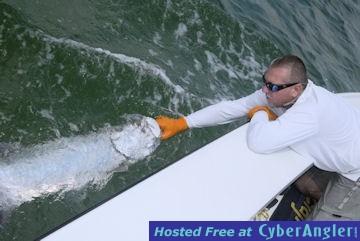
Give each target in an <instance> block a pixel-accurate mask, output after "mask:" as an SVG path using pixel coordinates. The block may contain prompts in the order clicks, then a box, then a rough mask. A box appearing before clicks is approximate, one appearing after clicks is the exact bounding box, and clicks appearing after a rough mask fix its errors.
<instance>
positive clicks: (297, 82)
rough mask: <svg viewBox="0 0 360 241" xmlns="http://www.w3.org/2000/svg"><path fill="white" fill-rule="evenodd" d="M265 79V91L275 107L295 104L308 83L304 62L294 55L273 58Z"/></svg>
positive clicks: (270, 102)
mask: <svg viewBox="0 0 360 241" xmlns="http://www.w3.org/2000/svg"><path fill="white" fill-rule="evenodd" d="M263 79H264V86H263V92H264V93H265V94H266V97H267V100H268V103H269V105H270V106H274V107H282V106H284V107H286V106H288V105H290V104H293V103H294V102H295V101H296V100H297V98H298V97H299V96H300V94H301V93H302V91H303V90H304V88H305V87H306V85H307V83H308V79H307V74H306V68H305V65H304V62H303V61H302V60H301V59H300V58H299V57H297V56H293V55H287V56H284V57H280V58H277V59H275V60H273V61H272V62H271V64H270V66H269V68H268V70H267V71H266V73H265V74H264V77H263Z"/></svg>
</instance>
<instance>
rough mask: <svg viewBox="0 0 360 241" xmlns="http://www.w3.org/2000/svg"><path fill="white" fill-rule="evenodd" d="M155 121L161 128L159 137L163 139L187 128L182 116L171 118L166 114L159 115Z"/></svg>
mask: <svg viewBox="0 0 360 241" xmlns="http://www.w3.org/2000/svg"><path fill="white" fill-rule="evenodd" d="M156 122H157V123H158V124H159V127H160V129H161V130H162V133H161V139H163V140H165V139H168V138H170V137H172V136H174V135H176V134H177V133H179V132H181V131H184V130H186V129H188V128H189V127H188V125H187V123H186V120H185V118H184V117H180V118H178V119H173V118H169V117H166V116H160V117H159V118H157V119H156Z"/></svg>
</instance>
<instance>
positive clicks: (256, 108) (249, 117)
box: [248, 106, 277, 120]
mask: <svg viewBox="0 0 360 241" xmlns="http://www.w3.org/2000/svg"><path fill="white" fill-rule="evenodd" d="M261 110H263V111H266V113H267V114H268V117H269V120H276V118H277V115H276V114H275V113H274V112H272V111H271V110H270V109H269V108H268V107H267V106H258V107H255V108H252V109H251V110H250V111H249V114H248V119H249V120H251V118H252V117H253V116H254V115H255V113H256V112H258V111H261Z"/></svg>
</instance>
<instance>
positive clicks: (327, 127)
mask: <svg viewBox="0 0 360 241" xmlns="http://www.w3.org/2000/svg"><path fill="white" fill-rule="evenodd" d="M260 105H268V103H267V100H266V96H265V94H264V93H263V92H262V91H261V90H258V91H256V92H254V93H253V94H251V95H249V96H247V97H243V98H241V99H238V100H234V101H224V102H220V103H219V104H216V105H212V106H209V107H206V108H204V109H201V110H199V111H197V112H195V113H193V114H190V115H188V116H186V117H185V119H186V121H187V124H188V126H189V128H196V127H206V126H213V125H218V124H224V123H228V122H231V121H234V120H236V119H239V118H240V117H243V116H245V115H247V114H248V112H249V110H250V109H251V108H253V107H256V106H260ZM271 109H272V110H273V111H274V112H275V113H276V114H277V115H278V118H277V119H276V120H275V121H269V120H268V116H267V113H266V112H264V111H259V112H256V113H255V115H254V116H253V118H252V119H251V121H250V124H249V127H248V132H247V141H248V146H249V148H250V149H252V150H253V151H255V152H258V153H272V152H275V151H278V150H281V149H283V148H286V147H290V148H292V149H293V150H295V151H296V152H298V153H299V154H301V155H303V156H304V157H306V158H309V159H310V160H312V161H313V163H314V164H315V166H317V167H319V168H320V169H323V170H327V171H333V172H337V173H340V174H342V175H343V176H345V177H347V178H349V179H351V180H353V181H356V180H357V179H358V178H359V177H360V110H358V109H357V108H355V107H354V106H352V105H350V104H348V103H347V102H345V101H344V100H343V99H342V97H340V96H337V95H335V94H333V93H331V92H329V91H327V90H325V89H324V88H322V87H320V86H317V85H315V84H314V83H313V82H312V81H310V80H309V83H308V85H307V87H306V89H305V90H304V92H303V93H302V94H301V95H300V97H299V98H298V100H297V101H296V102H295V103H294V105H293V106H292V107H291V108H289V109H287V110H286V109H285V108H271Z"/></svg>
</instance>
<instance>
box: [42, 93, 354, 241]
mask: <svg viewBox="0 0 360 241" xmlns="http://www.w3.org/2000/svg"><path fill="white" fill-rule="evenodd" d="M339 95H341V96H342V97H344V98H345V99H346V100H347V101H349V102H350V103H352V104H354V105H355V106H357V107H358V108H360V93H341V94H339ZM247 127H248V124H245V125H243V126H241V127H239V128H237V129H235V130H233V131H231V132H229V133H227V134H225V135H224V136H222V137H220V138H218V139H216V140H214V141H212V142H211V143H209V144H207V145H205V146H204V147H202V148H200V149H198V150H196V151H194V152H193V153H191V154H189V155H187V156H185V157H184V158H182V159H180V160H178V161H176V162H175V163H173V164H171V165H169V166H168V167H166V168H164V169H162V170H160V171H158V172H156V173H155V174H153V175H151V176H150V177H148V178H146V179H145V180H143V181H141V182H139V183H138V184H136V185H134V186H133V187H131V188H129V189H128V190H126V191H124V192H122V193H119V194H118V195H116V196H114V197H112V198H110V199H109V200H106V201H104V202H103V203H102V204H101V205H98V206H96V207H94V208H92V209H91V210H88V211H86V212H85V213H82V214H80V215H79V216H77V217H75V218H74V219H73V220H69V221H68V222H66V223H64V224H63V225H62V226H60V227H56V228H55V229H54V230H52V231H51V232H50V233H48V234H46V235H44V236H43V237H41V240H44V241H50V240H51V241H55V240H61V241H62V240H88V241H89V240H127V241H131V240H136V241H138V240H148V238H149V221H248V220H276V218H272V216H274V215H275V216H276V215H277V217H278V218H279V213H284V212H286V213H285V216H286V217H290V218H291V215H292V217H293V219H294V220H302V219H304V218H305V217H304V216H305V214H306V212H308V211H309V210H306V209H309V208H311V206H312V205H313V203H311V200H309V198H308V197H304V196H302V195H301V194H299V193H297V194H298V196H296V195H294V193H296V191H297V190H296V189H295V188H294V187H293V182H294V181H295V180H296V179H297V178H298V177H299V176H300V175H302V174H303V173H304V172H305V171H306V170H308V169H309V168H310V167H311V166H312V162H311V161H310V160H307V159H306V158H304V157H302V156H301V155H299V154H298V153H296V152H294V151H293V150H291V149H285V150H282V151H279V152H276V153H273V154H266V155H265V154H257V153H254V152H252V151H251V150H249V149H248V147H247V144H246V130H247ZM204 167H205V168H204ZM284 170H286V171H284ZM289 193H290V195H286V194H289ZM294 196H296V199H297V200H291V199H289V197H294ZM280 199H281V200H280ZM276 202H277V203H276ZM292 202H294V203H296V204H299V205H300V206H299V207H295V209H293V208H292V207H291V203H292ZM274 203H276V204H275V205H274ZM282 203H283V204H282ZM284 203H285V204H284ZM288 204H290V206H288V207H286V205H288ZM293 206H294V205H293ZM295 206H296V205H295ZM284 207H285V208H284ZM302 207H305V208H302ZM285 209H286V210H285ZM284 210H285V211H284ZM270 211H271V212H270ZM289 212H290V213H289ZM291 212H292V214H291ZM298 214H300V215H298Z"/></svg>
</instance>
